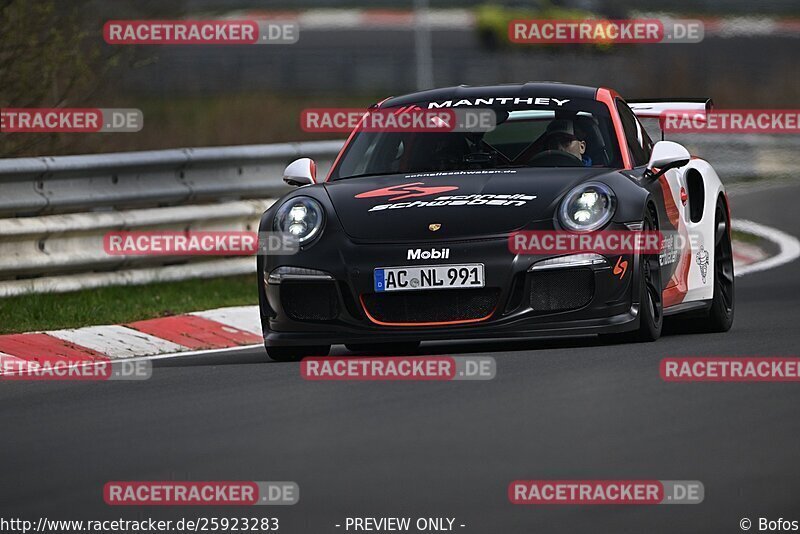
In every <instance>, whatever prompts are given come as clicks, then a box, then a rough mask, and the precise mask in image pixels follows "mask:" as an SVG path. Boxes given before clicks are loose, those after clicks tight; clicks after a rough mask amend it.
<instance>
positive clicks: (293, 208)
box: [273, 197, 324, 245]
mask: <svg viewBox="0 0 800 534" xmlns="http://www.w3.org/2000/svg"><path fill="white" fill-rule="evenodd" d="M323 221H324V212H323V210H322V205H320V203H319V202H317V201H316V200H314V199H313V198H311V197H294V198H292V199H289V200H287V201H286V202H284V203H283V204H282V205H281V207H280V208H278V211H277V212H276V213H275V219H274V221H273V228H274V229H275V231H277V232H284V233H287V234H289V235H290V236H292V237H294V238H295V239H297V241H298V243H300V244H301V245H302V244H303V243H307V242H309V241H310V240H311V239H313V238H314V237H315V236H316V235H318V234H319V232H320V230H321V229H322V223H323Z"/></svg>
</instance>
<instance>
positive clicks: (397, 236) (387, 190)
mask: <svg viewBox="0 0 800 534" xmlns="http://www.w3.org/2000/svg"><path fill="white" fill-rule="evenodd" d="M607 173H609V170H608V169H595V168H573V167H570V168H551V169H503V170H485V171H464V172H446V173H421V174H397V175H389V176H374V177H361V178H349V179H343V180H337V181H334V182H326V183H325V184H324V187H325V190H326V191H327V193H328V195H329V196H330V199H331V202H332V203H333V206H334V208H335V210H336V214H337V216H338V218H339V220H340V221H341V224H342V226H343V227H344V230H345V232H347V234H348V235H350V236H351V237H353V238H356V239H362V240H369V241H372V240H374V241H420V240H433V239H436V240H439V239H459V238H469V237H479V236H490V235H497V234H502V233H507V232H512V231H514V230H519V229H520V228H523V227H525V226H526V225H529V223H531V222H533V221H548V222H549V221H552V218H553V212H554V209H555V206H556V205H557V203H558V201H559V200H560V198H561V197H562V196H563V195H564V194H565V193H566V192H567V191H569V190H570V189H571V188H572V187H574V186H576V185H577V184H579V183H581V182H583V181H586V180H589V179H592V178H600V177H601V176H602V175H604V174H607ZM437 225H438V226H437Z"/></svg>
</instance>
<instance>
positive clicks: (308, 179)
mask: <svg viewBox="0 0 800 534" xmlns="http://www.w3.org/2000/svg"><path fill="white" fill-rule="evenodd" d="M283 181H284V182H286V183H287V184H289V185H292V186H296V187H299V186H303V185H310V184H315V183H317V164H316V163H314V160H313V159H311V158H300V159H296V160H294V161H293V162H291V163H290V164H289V165H288V166H287V167H286V170H285V171H283Z"/></svg>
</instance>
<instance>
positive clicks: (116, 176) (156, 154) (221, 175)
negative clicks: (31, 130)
mask: <svg viewBox="0 0 800 534" xmlns="http://www.w3.org/2000/svg"><path fill="white" fill-rule="evenodd" d="M341 146H342V142H341V141H319V142H309V143H286V144H275V145H247V146H235V147H219V148H185V149H174V150H155V151H148V152H127V153H125V152H123V153H116V154H98V155H90V156H59V157H42V158H18V159H7V160H0V217H16V216H31V215H42V214H50V213H75V212H80V211H97V210H101V209H127V208H137V207H156V206H179V205H186V204H198V203H202V202H214V201H219V200H240V199H247V198H269V197H272V196H275V195H276V194H277V193H280V192H281V191H284V190H285V188H286V186H285V184H284V183H283V182H282V181H281V176H282V174H283V169H284V167H285V166H286V165H287V164H288V163H290V162H291V161H292V160H295V159H297V158H299V157H303V156H307V157H311V158H315V159H317V160H318V164H319V165H320V167H321V168H325V167H329V166H330V164H331V162H332V158H333V157H334V156H335V155H336V153H338V151H339V149H340V148H341Z"/></svg>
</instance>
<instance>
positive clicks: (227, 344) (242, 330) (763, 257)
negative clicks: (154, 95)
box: [0, 220, 800, 368]
mask: <svg viewBox="0 0 800 534" xmlns="http://www.w3.org/2000/svg"><path fill="white" fill-rule="evenodd" d="M732 226H733V228H734V229H735V230H739V231H742V232H746V233H749V234H752V235H756V236H758V237H760V238H762V239H767V240H769V241H772V242H773V243H775V244H776V245H777V247H778V249H779V252H778V253H777V254H775V255H774V256H770V257H767V254H766V253H765V252H764V251H763V250H762V249H760V248H759V247H756V246H754V245H751V244H749V243H742V242H739V241H736V242H734V249H735V252H734V257H735V261H736V266H735V271H736V276H741V275H744V274H748V273H752V272H757V271H763V270H765V269H771V268H773V267H777V266H779V265H783V264H785V263H788V262H790V261H794V260H795V259H796V258H797V257H798V256H800V241H798V240H797V239H796V238H795V237H793V236H791V235H789V234H786V233H784V232H781V231H779V230H776V229H774V228H770V227H768V226H764V225H761V224H758V223H754V222H752V221H745V220H734V221H733V224H732ZM262 343H263V339H262V334H261V322H260V318H259V311H258V306H238V307H231V308H219V309H215V310H206V311H201V312H195V313H189V314H185V315H176V316H173V317H162V318H158V319H148V320H146V321H136V322H133V323H127V324H123V325H105V326H87V327H84V328H68V329H62V330H52V331H48V332H31V333H27V334H11V335H4V336H0V368H3V367H5V366H4V365H3V363H4V362H8V363H9V364H13V362H15V361H17V360H28V361H31V360H32V361H38V360H40V359H43V358H48V359H52V358H58V357H62V358H65V359H66V358H69V359H70V361H87V362H92V361H108V360H111V361H114V360H126V361H130V360H136V359H148V360H154V359H161V358H173V357H178V356H190V355H199V354H207V353H212V352H220V351H232V350H237V349H251V348H255V347H260V346H261V345H262Z"/></svg>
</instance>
